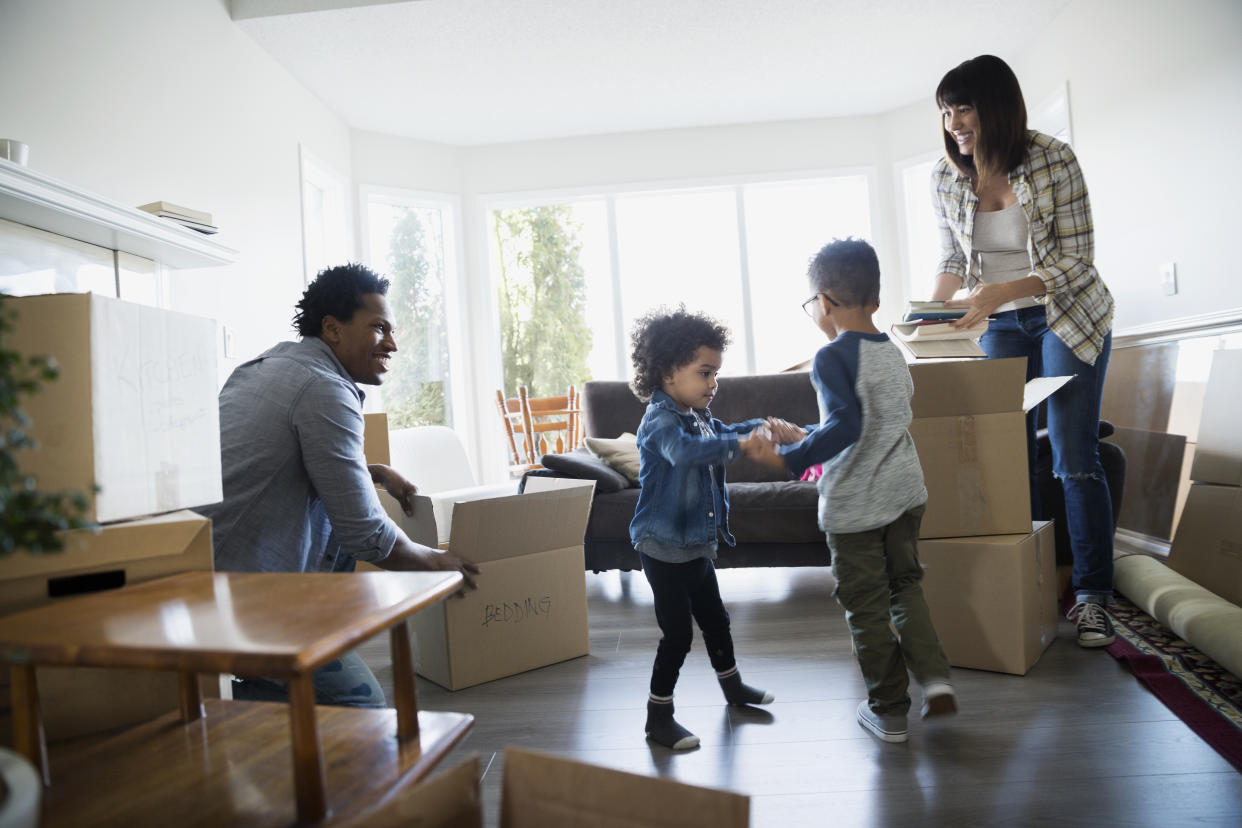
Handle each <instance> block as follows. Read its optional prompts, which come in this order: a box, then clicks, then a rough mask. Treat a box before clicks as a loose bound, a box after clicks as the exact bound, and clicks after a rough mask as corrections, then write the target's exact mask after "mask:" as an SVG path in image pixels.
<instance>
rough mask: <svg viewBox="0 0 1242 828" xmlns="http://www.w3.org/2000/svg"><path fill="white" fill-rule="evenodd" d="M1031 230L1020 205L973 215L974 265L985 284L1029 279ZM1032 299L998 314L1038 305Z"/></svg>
mask: <svg viewBox="0 0 1242 828" xmlns="http://www.w3.org/2000/svg"><path fill="white" fill-rule="evenodd" d="M1030 234H1031V228H1030V225H1029V224H1028V223H1027V220H1026V213H1024V212H1023V211H1022V206H1021V205H1020V204H1017V203H1014V204H1012V205H1010V206H1009V207H1006V208H1005V209H1004V210H990V211H987V212H984V211H981V210H979V211H976V212H975V232H974V237H973V240H972V242H971V245H972V247H973V248H974V250H973V255H974V258H975V262H976V263H977V264H978V266H979V273H980V275H981V278H982V279H983V281H984V283H986V284H996V283H998V282H1012V281H1014V280H1016V279H1025V278H1026V277H1027V276H1030V275H1031V254H1030V252H1028V250H1027V242H1028V240H1029V238H1030ZM1038 304H1039V303H1038V302H1036V301H1035V297H1034V296H1026V297H1023V298H1022V299H1018V300H1016V301H1013V302H1006V303H1005V304H1003V305H1001V306H1000V307H999V308H997V309H996V310H997V312H1000V311H1008V310H1016V309H1017V308H1030V307H1034V306H1035V305H1038Z"/></svg>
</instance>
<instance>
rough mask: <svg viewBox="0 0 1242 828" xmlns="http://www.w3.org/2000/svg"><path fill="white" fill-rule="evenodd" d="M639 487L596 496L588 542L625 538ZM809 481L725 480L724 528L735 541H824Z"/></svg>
mask: <svg viewBox="0 0 1242 828" xmlns="http://www.w3.org/2000/svg"><path fill="white" fill-rule="evenodd" d="M639 491H641V490H640V489H624V490H623V491H620V492H616V493H615V494H610V495H607V496H598V497H596V498H595V501H594V502H593V503H592V505H591V518H590V522H589V524H588V525H587V538H588V539H589V540H590V541H628V540H629V537H630V521H632V520H633V519H634V508H635V507H636V506H637V505H638V493H639ZM818 515H819V491H818V489H816V488H815V484H814V483H803V482H802V481H799V480H789V481H784V482H780V483H730V484H729V527H730V528H731V529H732V530H733V536H734V537H735V538H737V542H738V543H824V542H825V539H824V533H823V532H821V531H820V529H819V522H818Z"/></svg>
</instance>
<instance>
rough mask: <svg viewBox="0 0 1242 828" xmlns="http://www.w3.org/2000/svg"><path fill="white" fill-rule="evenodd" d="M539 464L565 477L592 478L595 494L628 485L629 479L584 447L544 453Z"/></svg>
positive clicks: (615, 490) (613, 490)
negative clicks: (559, 452) (563, 452)
mask: <svg viewBox="0 0 1242 828" xmlns="http://www.w3.org/2000/svg"><path fill="white" fill-rule="evenodd" d="M539 464H540V465H541V466H543V467H544V468H546V469H550V470H551V471H554V472H556V473H557V474H558V475H564V476H565V477H576V478H579V479H581V480H594V481H595V493H596V494H611V493H613V492H619V491H621V490H622V489H627V488H629V487H630V485H631V484H630V480H629V478H627V477H626V476H625V475H623V474H621V472H619V471H617V470H616V469H614V468H613V467H612V466H610V465H608V464H607V463H605V462H604V461H603V460H601V459H599V458H598V457H596V456H595V455H594V454H591V452H589V451H587V450H586V449H582V448H578V449H574V450H573V451H570V452H566V453H565V454H545V455H544V456H543V457H541V458H539Z"/></svg>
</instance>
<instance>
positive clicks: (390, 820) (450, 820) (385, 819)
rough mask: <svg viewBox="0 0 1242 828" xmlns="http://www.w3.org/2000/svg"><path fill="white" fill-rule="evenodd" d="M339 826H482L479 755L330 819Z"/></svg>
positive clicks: (441, 827)
mask: <svg viewBox="0 0 1242 828" xmlns="http://www.w3.org/2000/svg"><path fill="white" fill-rule="evenodd" d="M332 824H333V825H338V826H340V828H383V827H384V826H390V828H396V826H403V828H483V802H482V795H481V793H480V791H479V757H478V756H470V757H468V758H466V759H464V760H463V761H461V762H460V763H458V764H456V765H454V766H453V767H451V768H448V769H446V770H443V771H440V772H438V773H436V775H435V776H433V777H431V778H430V779H426V780H416V781H414V782H409V783H407V784H405V785H404V786H402V787H401V788H400V789H398V790H393V791H390V792H389V793H387V794H385V795H384V798H383V799H382V800H381V801H380V802H378V803H376V804H375V805H374V806H373V807H371V808H369V809H367V810H365V811H363V812H362V813H359V814H357V815H355V816H351V817H348V818H347V819H345V820H344V821H343V822H338V821H335V820H334V821H333V823H332Z"/></svg>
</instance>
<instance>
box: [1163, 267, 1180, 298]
mask: <svg viewBox="0 0 1242 828" xmlns="http://www.w3.org/2000/svg"><path fill="white" fill-rule="evenodd" d="M1160 287H1161V288H1162V289H1163V290H1164V295H1165V296H1173V295H1174V294H1176V293H1177V263H1176V262H1169V263H1168V264H1162V265H1160Z"/></svg>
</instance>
